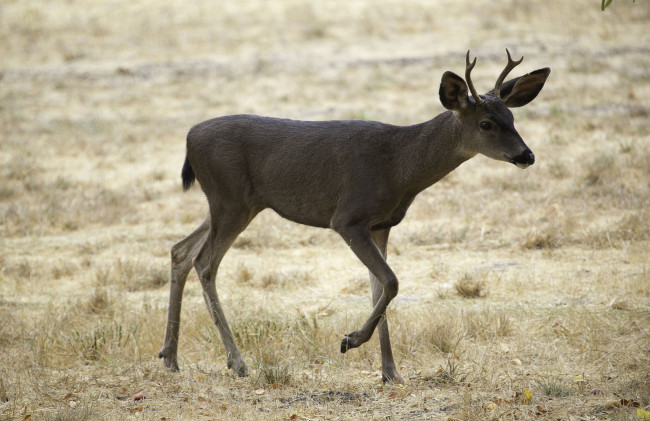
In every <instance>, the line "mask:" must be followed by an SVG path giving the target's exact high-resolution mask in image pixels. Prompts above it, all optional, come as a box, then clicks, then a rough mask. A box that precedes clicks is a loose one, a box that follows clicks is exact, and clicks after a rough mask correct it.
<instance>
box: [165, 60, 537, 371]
mask: <svg viewBox="0 0 650 421" xmlns="http://www.w3.org/2000/svg"><path fill="white" fill-rule="evenodd" d="M475 62H476V60H474V63H472V64H470V62H469V52H468V54H467V68H466V79H467V84H466V83H465V81H464V80H463V79H462V78H460V77H459V76H457V75H455V74H453V73H451V72H446V73H445V74H444V75H443V77H442V82H441V85H440V92H439V95H440V100H441V102H442V104H443V105H444V106H445V107H446V108H447V109H448V110H449V111H446V112H444V113H442V114H440V115H438V116H436V117H434V118H433V119H432V120H430V121H427V122H425V123H421V124H416V125H413V126H406V127H399V126H393V125H390V124H385V123H379V122H369V121H359V120H346V121H324V122H310V121H295V120H286V119H277V118H269V117H259V116H254V115H233V116H226V117H220V118H215V119H212V120H208V121H205V122H203V123H200V124H197V125H196V126H194V127H193V128H192V129H191V130H190V132H189V133H188V136H187V156H186V159H185V165H184V167H183V171H182V176H183V186H184V188H185V189H188V188H189V187H190V186H191V185H192V183H193V181H194V180H195V178H196V179H197V180H198V181H199V182H200V184H201V188H202V189H203V191H204V193H205V195H206V197H207V199H208V204H209V206H210V211H209V215H208V217H207V218H206V219H205V221H204V222H203V223H202V224H201V225H200V226H199V227H198V228H197V229H196V230H195V231H194V232H193V233H192V234H190V235H189V236H188V237H187V238H185V239H184V240H182V241H181V242H179V243H178V244H176V245H174V247H173V248H172V270H171V272H172V273H171V282H170V284H171V291H170V300H169V310H168V318H167V329H166V333H165V341H164V344H163V348H162V350H161V351H160V357H161V358H164V360H165V365H166V366H167V367H169V368H171V369H173V370H178V363H177V355H176V352H177V346H178V331H179V325H180V307H181V301H182V293H183V288H184V285H185V281H186V278H187V275H188V273H189V271H190V270H191V268H192V267H194V268H195V269H196V271H197V273H198V275H199V279H200V281H201V284H202V287H203V295H204V298H205V301H206V304H207V306H208V309H209V311H210V314H211V316H212V319H213V321H214V323H215V324H216V326H217V328H218V329H219V332H220V335H221V338H222V341H223V343H224V346H225V348H226V352H227V356H228V357H227V358H228V366H229V367H230V368H232V369H233V370H234V371H235V372H236V373H237V374H239V375H242V376H243V375H247V373H248V370H247V367H246V364H245V363H244V361H243V359H242V357H241V353H240V351H239V348H238V347H237V345H236V344H235V341H234V337H233V335H232V332H231V330H230V328H229V326H228V323H227V321H226V318H225V315H224V313H223V310H222V309H221V305H220V303H219V299H218V296H217V292H216V286H215V278H216V273H217V269H218V266H219V263H220V262H221V259H222V258H223V256H224V254H225V253H226V251H227V250H228V248H229V247H230V246H231V244H232V243H233V242H234V240H235V239H236V238H237V236H238V235H239V234H240V233H241V232H242V231H243V230H244V229H245V228H246V226H247V225H248V224H249V223H250V221H251V220H252V219H253V218H254V217H255V215H257V214H258V213H259V212H260V211H262V210H263V209H266V208H271V209H273V210H274V211H276V212H277V213H278V214H279V215H281V216H283V217H284V218H287V219H289V220H291V221H295V222H297V223H300V224H305V225H310V226H315V227H322V228H331V229H333V230H335V231H336V232H337V233H339V234H340V235H341V237H342V238H343V240H344V241H345V243H346V244H347V245H348V246H349V247H350V248H351V249H352V251H353V252H354V253H355V254H356V256H357V257H358V258H359V260H360V261H361V262H362V263H363V264H364V265H365V266H366V267H367V268H368V270H369V273H370V281H371V282H370V283H371V289H372V299H373V309H372V312H371V314H370V316H369V317H368V319H367V321H366V322H365V323H364V325H363V326H362V327H361V328H360V329H358V330H356V331H354V332H352V333H350V334H348V335H346V336H345V337H344V338H343V341H342V342H341V352H346V351H347V350H349V349H352V348H355V347H358V346H360V345H361V344H363V343H365V342H367V341H368V340H369V339H370V337H371V336H372V334H373V332H374V331H375V329H378V330H379V340H380V346H381V354H382V376H383V379H384V381H387V380H395V381H400V380H401V377H400V375H399V373H398V372H397V369H396V366H395V363H394V360H393V355H392V350H391V345H390V339H389V333H388V325H387V322H386V317H385V311H386V307H387V306H388V304H389V303H390V301H391V300H392V299H393V298H394V297H395V296H396V295H397V292H398V281H397V277H396V276H395V274H394V273H393V271H392V270H391V268H390V267H389V265H388V264H387V263H386V248H387V242H388V236H389V233H390V228H391V227H393V226H395V225H397V224H399V222H400V221H401V220H402V219H403V218H404V216H405V215H406V212H407V210H408V208H409V206H410V205H411V203H412V202H413V200H414V198H415V197H416V195H417V194H418V193H420V192H421V191H422V190H424V189H425V188H427V187H429V186H431V185H432V184H434V183H436V182H437V181H438V180H440V179H441V178H443V177H444V176H445V175H447V174H448V173H449V172H450V171H452V170H454V169H455V168H456V167H458V166H459V165H460V164H462V163H463V162H464V161H466V160H468V159H470V158H472V157H473V156H475V155H476V154H479V153H481V154H483V155H486V156H488V157H491V158H494V159H498V160H502V161H506V162H510V163H513V164H515V165H517V166H519V167H522V168H525V167H527V166H528V165H531V164H533V162H534V155H533V154H532V152H531V151H530V149H528V147H527V146H526V145H525V143H524V142H523V140H522V139H521V137H520V136H519V134H518V133H517V131H516V130H515V128H514V124H513V118H512V113H511V112H510V110H508V108H507V107H508V106H511V107H514V106H521V105H525V104H526V103H528V102H530V101H531V100H532V99H534V98H535V96H536V95H537V94H538V93H539V91H540V90H541V89H542V87H543V85H544V82H545V81H546V78H547V77H548V75H549V73H550V69H540V70H536V71H534V72H532V73H530V74H527V75H524V76H522V77H519V78H516V79H513V80H511V81H508V82H507V83H505V84H502V82H503V79H504V78H505V75H506V74H507V72H509V71H510V70H511V69H512V68H513V67H514V66H516V65H517V64H518V63H519V62H521V60H520V61H519V62H513V61H512V60H511V59H510V53H508V66H506V70H504V72H502V74H501V76H500V77H499V79H498V80H497V83H496V85H495V89H494V90H493V91H490V92H488V93H487V94H486V95H484V96H479V95H478V94H476V91H475V89H474V87H473V84H472V83H471V79H470V77H469V76H470V75H469V74H470V72H471V69H472V68H473V66H474V64H475ZM468 85H469V90H470V91H471V93H472V98H469V97H468Z"/></svg>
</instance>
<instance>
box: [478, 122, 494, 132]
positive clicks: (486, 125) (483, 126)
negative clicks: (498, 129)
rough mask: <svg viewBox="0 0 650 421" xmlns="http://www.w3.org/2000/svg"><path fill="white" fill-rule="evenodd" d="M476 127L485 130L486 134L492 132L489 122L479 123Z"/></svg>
mask: <svg viewBox="0 0 650 421" xmlns="http://www.w3.org/2000/svg"><path fill="white" fill-rule="evenodd" d="M478 126H479V127H480V128H481V130H485V131H486V132H487V131H490V130H492V123H490V122H489V121H481V122H480V123H479V125H478Z"/></svg>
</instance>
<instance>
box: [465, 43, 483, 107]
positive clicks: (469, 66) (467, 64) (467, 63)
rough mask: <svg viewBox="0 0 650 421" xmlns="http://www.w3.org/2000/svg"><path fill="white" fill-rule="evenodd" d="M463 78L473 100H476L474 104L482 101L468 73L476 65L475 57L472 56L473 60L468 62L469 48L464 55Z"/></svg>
mask: <svg viewBox="0 0 650 421" xmlns="http://www.w3.org/2000/svg"><path fill="white" fill-rule="evenodd" d="M465 63H466V64H465V80H466V81H467V86H468V87H469V91H470V92H471V93H472V96H473V97H474V102H476V105H478V104H481V103H483V100H482V99H481V97H480V96H478V94H477V93H476V89H475V88H474V84H473V83H472V78H471V77H470V73H472V69H473V68H474V66H475V65H476V57H474V61H473V62H472V63H471V64H470V62H469V50H467V56H466V57H465Z"/></svg>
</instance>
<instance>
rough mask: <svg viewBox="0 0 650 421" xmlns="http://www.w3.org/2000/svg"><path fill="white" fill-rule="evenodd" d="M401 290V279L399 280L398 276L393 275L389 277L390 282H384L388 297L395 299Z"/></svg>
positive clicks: (385, 292)
mask: <svg viewBox="0 0 650 421" xmlns="http://www.w3.org/2000/svg"><path fill="white" fill-rule="evenodd" d="M398 292H399V281H398V280H397V278H396V277H394V276H393V277H391V278H390V279H388V282H386V284H384V294H385V295H386V297H387V298H388V299H391V300H392V299H393V298H395V297H396V296H397V293H398Z"/></svg>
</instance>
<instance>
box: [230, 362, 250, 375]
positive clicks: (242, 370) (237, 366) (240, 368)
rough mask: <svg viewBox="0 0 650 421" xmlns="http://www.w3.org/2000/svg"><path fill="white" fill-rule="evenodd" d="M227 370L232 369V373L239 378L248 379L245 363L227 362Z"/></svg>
mask: <svg viewBox="0 0 650 421" xmlns="http://www.w3.org/2000/svg"><path fill="white" fill-rule="evenodd" d="M228 368H230V369H232V371H234V372H235V374H237V375H238V376H239V377H248V367H246V363H245V362H243V361H241V360H240V361H234V360H229V361H228Z"/></svg>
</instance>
